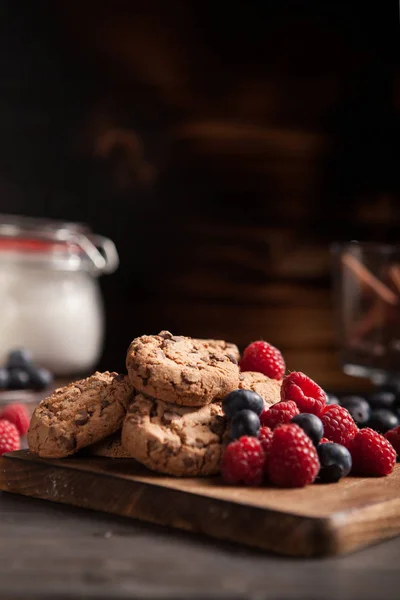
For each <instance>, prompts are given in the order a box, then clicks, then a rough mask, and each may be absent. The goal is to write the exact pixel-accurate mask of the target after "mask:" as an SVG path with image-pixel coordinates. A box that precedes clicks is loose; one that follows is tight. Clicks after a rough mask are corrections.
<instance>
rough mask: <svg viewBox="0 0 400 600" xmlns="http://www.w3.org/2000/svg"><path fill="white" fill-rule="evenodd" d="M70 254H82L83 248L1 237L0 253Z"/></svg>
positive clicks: (74, 245) (47, 241)
mask: <svg viewBox="0 0 400 600" xmlns="http://www.w3.org/2000/svg"><path fill="white" fill-rule="evenodd" d="M66 250H68V251H69V252H74V253H77V254H79V253H82V248H80V247H79V246H78V245H76V244H69V243H68V242H57V241H54V242H53V241H49V240H35V239H29V238H27V239H24V238H12V237H9V238H8V237H4V238H1V237H0V252H2V251H4V252H10V251H12V252H57V251H59V252H65V251H66Z"/></svg>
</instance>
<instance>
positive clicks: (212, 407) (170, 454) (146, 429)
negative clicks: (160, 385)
mask: <svg viewBox="0 0 400 600" xmlns="http://www.w3.org/2000/svg"><path fill="white" fill-rule="evenodd" d="M225 432H226V419H225V417H224V415H223V412H222V408H221V405H220V403H217V402H213V403H212V404H208V405H206V406H202V407H200V408H189V407H183V406H177V405H176V404H168V403H166V402H163V401H161V400H156V399H154V398H149V397H148V396H145V395H144V394H141V393H139V394H137V395H136V397H135V398H134V400H133V402H132V403H131V405H130V407H129V409H128V413H127V415H126V417H125V421H124V425H123V427H122V445H123V446H124V448H125V449H126V450H127V451H128V452H129V454H130V455H131V456H132V457H133V458H135V459H136V460H137V461H138V462H140V463H142V464H144V465H145V466H146V467H148V468H150V469H152V470H153V471H157V472H159V473H167V474H169V475H175V476H177V477H185V476H186V477H196V476H198V475H214V474H217V473H218V472H219V469H220V461H221V454H222V448H223V443H224V439H225V437H226V436H225Z"/></svg>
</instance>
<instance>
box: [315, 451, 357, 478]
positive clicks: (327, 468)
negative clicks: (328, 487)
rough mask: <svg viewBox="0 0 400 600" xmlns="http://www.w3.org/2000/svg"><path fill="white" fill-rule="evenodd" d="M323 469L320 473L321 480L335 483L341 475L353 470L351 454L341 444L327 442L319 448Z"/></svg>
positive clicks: (344, 475)
mask: <svg viewBox="0 0 400 600" xmlns="http://www.w3.org/2000/svg"><path fill="white" fill-rule="evenodd" d="M317 452H318V457H319V462H320V463H321V469H320V471H319V474H318V479H319V481H322V482H323V483H333V482H335V481H339V479H340V478H341V477H346V475H348V474H349V473H350V471H351V466H352V461H351V454H350V452H349V451H348V450H347V448H345V447H344V446H342V445H341V444H334V443H332V442H326V443H325V444H320V445H319V446H318V448H317Z"/></svg>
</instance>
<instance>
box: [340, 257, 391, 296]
mask: <svg viewBox="0 0 400 600" xmlns="http://www.w3.org/2000/svg"><path fill="white" fill-rule="evenodd" d="M342 263H343V264H344V265H345V266H346V267H347V268H348V269H349V270H350V271H351V272H352V273H353V274H354V275H355V276H356V277H357V279H359V281H360V282H361V283H363V284H365V285H367V286H368V287H370V288H371V289H372V290H374V292H375V293H376V294H377V295H378V296H379V297H380V298H382V300H384V301H385V302H387V303H388V304H392V305H394V306H395V305H397V304H398V303H399V298H398V296H397V295H396V294H395V293H394V292H393V291H392V290H391V289H390V288H389V287H388V286H387V285H385V284H384V283H383V282H382V281H381V280H380V279H378V278H377V277H375V275H373V273H371V271H369V270H368V269H367V267H366V266H364V265H363V264H362V263H361V262H360V261H359V260H357V259H356V258H355V257H354V256H352V255H351V254H348V253H346V254H343V256H342Z"/></svg>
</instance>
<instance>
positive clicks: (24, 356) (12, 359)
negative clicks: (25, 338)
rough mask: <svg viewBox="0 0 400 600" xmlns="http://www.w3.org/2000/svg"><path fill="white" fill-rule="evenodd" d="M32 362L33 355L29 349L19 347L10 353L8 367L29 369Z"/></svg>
mask: <svg viewBox="0 0 400 600" xmlns="http://www.w3.org/2000/svg"><path fill="white" fill-rule="evenodd" d="M31 364H32V356H31V353H30V352H29V350H26V349H25V348H18V349H17V350H12V351H11V352H10V353H9V354H8V358H7V363H6V368H7V369H28V368H29V367H30V365H31Z"/></svg>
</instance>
